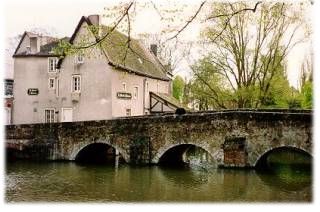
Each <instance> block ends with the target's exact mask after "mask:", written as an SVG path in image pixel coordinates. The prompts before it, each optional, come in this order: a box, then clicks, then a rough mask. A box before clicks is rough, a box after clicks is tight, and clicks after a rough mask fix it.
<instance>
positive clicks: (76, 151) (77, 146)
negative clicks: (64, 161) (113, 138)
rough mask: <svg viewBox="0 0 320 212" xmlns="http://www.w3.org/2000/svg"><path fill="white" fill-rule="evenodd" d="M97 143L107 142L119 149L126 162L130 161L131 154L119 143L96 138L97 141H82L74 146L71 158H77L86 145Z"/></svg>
mask: <svg viewBox="0 0 320 212" xmlns="http://www.w3.org/2000/svg"><path fill="white" fill-rule="evenodd" d="M95 143H100V144H106V145H108V146H111V147H112V148H114V149H116V150H117V151H119V154H120V155H121V156H122V157H123V159H124V160H125V162H126V163H128V162H129V156H128V155H127V154H126V151H125V150H124V149H122V148H121V147H119V146H118V145H114V144H111V142H109V141H108V140H96V141H91V142H90V141H87V142H82V143H80V144H79V145H76V146H74V148H73V149H72V151H71V154H70V157H69V160H75V159H76V156H77V155H78V154H79V152H80V151H81V150H82V149H84V148H85V147H87V146H89V145H91V144H95Z"/></svg>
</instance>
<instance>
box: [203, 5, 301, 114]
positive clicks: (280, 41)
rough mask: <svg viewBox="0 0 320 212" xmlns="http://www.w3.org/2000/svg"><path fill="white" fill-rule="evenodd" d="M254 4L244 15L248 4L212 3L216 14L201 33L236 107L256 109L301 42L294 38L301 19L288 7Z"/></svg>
mask: <svg viewBox="0 0 320 212" xmlns="http://www.w3.org/2000/svg"><path fill="white" fill-rule="evenodd" d="M257 5H258V3H256V4H255V6H254V9H252V10H250V11H252V12H254V13H248V12H244V11H248V9H246V8H250V6H249V5H248V3H244V2H238V3H233V4H230V3H215V4H213V5H212V11H213V13H214V14H218V15H215V16H213V17H214V20H213V21H212V22H211V24H210V26H208V28H207V31H206V32H205V37H206V38H207V41H208V42H209V43H210V44H211V45H212V46H213V51H212V52H211V54H210V59H211V60H210V61H211V63H212V64H214V65H215V67H216V69H215V72H216V73H218V74H220V75H221V76H223V77H224V79H225V80H226V82H227V83H228V84H229V85H230V87H231V88H232V90H233V92H234V93H235V94H236V101H237V105H238V107H239V108H243V107H258V106H259V105H260V104H261V102H263V101H264V98H265V97H266V96H267V95H268V91H269V89H270V86H271V82H272V79H273V77H274V76H275V74H276V72H277V70H279V68H280V67H281V65H282V63H283V62H284V59H285V58H286V56H287V54H288V52H289V51H290V50H291V49H292V48H293V47H294V46H295V45H296V44H297V43H299V42H301V41H302V40H300V39H298V40H295V39H294V35H295V34H296V32H297V30H298V29H299V27H300V26H301V22H300V21H301V20H299V16H298V14H296V13H295V12H293V10H292V9H291V5H290V4H286V3H263V4H260V5H261V6H260V7H257ZM239 11H243V12H239ZM219 14H221V15H219ZM228 14H230V15H228ZM208 20H211V19H210V17H209V18H208ZM256 91H258V93H257V92H256Z"/></svg>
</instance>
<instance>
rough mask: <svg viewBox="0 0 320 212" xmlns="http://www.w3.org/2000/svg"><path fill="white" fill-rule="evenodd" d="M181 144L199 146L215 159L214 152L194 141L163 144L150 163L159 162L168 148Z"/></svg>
mask: <svg viewBox="0 0 320 212" xmlns="http://www.w3.org/2000/svg"><path fill="white" fill-rule="evenodd" d="M181 145H191V146H195V147H199V148H201V149H203V150H204V151H206V152H207V153H209V155H210V156H211V157H212V158H213V159H216V157H214V156H215V155H216V154H213V153H212V152H211V151H210V150H209V149H208V148H207V147H206V146H204V145H201V144H195V143H189V142H188V143H178V144H169V145H166V146H163V147H161V148H159V150H158V152H157V154H156V156H155V157H154V158H153V159H152V163H159V160H160V158H161V157H162V156H163V155H164V154H165V153H166V152H168V151H169V150H170V149H172V148H175V147H178V146H181Z"/></svg>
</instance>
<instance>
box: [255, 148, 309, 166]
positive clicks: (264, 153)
mask: <svg viewBox="0 0 320 212" xmlns="http://www.w3.org/2000/svg"><path fill="white" fill-rule="evenodd" d="M281 149H283V150H286V149H288V150H291V151H292V150H293V151H296V152H301V153H303V154H306V155H309V156H310V157H312V154H311V153H310V152H309V151H308V150H306V149H303V148H301V147H296V146H290V145H283V146H277V147H271V148H268V149H267V150H265V151H264V152H263V153H261V154H260V155H258V157H257V158H256V159H255V160H254V164H253V166H254V167H256V166H257V165H258V163H259V162H260V161H261V160H264V159H265V158H266V157H268V156H269V154H271V153H272V152H274V151H276V150H281Z"/></svg>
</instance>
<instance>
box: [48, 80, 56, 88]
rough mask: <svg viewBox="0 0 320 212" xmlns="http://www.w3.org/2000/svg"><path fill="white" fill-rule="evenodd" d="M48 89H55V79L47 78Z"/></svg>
mask: <svg viewBox="0 0 320 212" xmlns="http://www.w3.org/2000/svg"><path fill="white" fill-rule="evenodd" d="M48 84H49V89H55V79H54V78H49V83H48Z"/></svg>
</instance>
